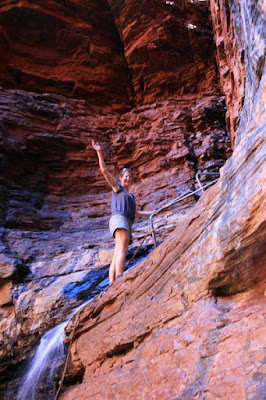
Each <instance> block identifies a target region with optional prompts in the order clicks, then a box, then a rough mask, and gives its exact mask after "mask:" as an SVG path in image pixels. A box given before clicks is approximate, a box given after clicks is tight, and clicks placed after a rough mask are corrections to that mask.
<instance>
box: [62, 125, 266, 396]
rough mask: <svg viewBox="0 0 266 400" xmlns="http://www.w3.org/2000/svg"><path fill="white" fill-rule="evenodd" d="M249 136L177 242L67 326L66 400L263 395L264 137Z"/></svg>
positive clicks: (156, 253)
mask: <svg viewBox="0 0 266 400" xmlns="http://www.w3.org/2000/svg"><path fill="white" fill-rule="evenodd" d="M248 139H249V146H246V145H245V141H244V140H243V141H242V142H241V143H240V144H239V146H238V147H237V151H235V152H234V154H233V156H232V157H231V159H230V160H229V161H228V162H227V164H226V165H225V167H223V174H222V177H221V179H220V180H219V182H218V183H217V184H216V185H215V186H214V187H212V188H211V189H210V190H209V191H208V192H207V193H206V194H205V195H204V196H203V197H202V198H201V200H200V201H199V202H198V203H197V205H196V206H195V207H194V209H193V211H192V213H191V214H190V215H187V216H186V217H185V219H184V220H183V223H182V222H180V223H179V226H178V228H177V229H176V230H175V231H174V232H172V234H171V235H170V237H169V238H168V239H167V240H165V242H164V243H163V244H162V245H161V246H160V247H158V248H157V249H156V250H155V251H154V252H153V253H152V254H150V255H149V257H148V258H147V260H145V261H144V262H142V263H141V264H140V265H139V266H137V267H136V268H135V269H134V270H132V271H130V272H128V273H127V274H126V275H125V276H124V277H123V278H121V280H120V281H118V282H117V283H115V284H114V285H113V286H112V287H111V288H110V289H109V290H108V291H107V292H106V293H104V295H103V296H102V297H98V298H95V300H94V301H93V302H92V303H90V305H88V306H87V307H86V308H84V309H83V310H82V311H81V312H80V313H79V315H78V316H77V317H76V319H75V320H74V321H72V323H71V324H70V325H69V326H68V333H69V335H70V338H72V339H73V343H72V345H71V356H72V361H71V363H70V364H69V371H68V374H69V376H68V382H70V383H72V385H73V386H72V387H71V388H69V389H68V390H66V392H65V394H63V395H62V396H61V397H60V398H61V399H64V400H71V399H84V397H85V396H86V397H87V398H88V399H98V398H99V399H101V398H106V399H112V398H117V399H135V398H141V399H143V400H144V399H145V400H146V399H154V398H163V399H173V398H175V399H186V400H190V399H195V398H201V397H203V396H204V398H205V399H208V400H212V399H221V400H229V399H236V400H242V399H243V400H244V399H247V398H252V399H256V400H259V399H261V398H263V396H264V394H263V393H264V390H265V381H264V378H265V371H264V361H263V360H264V358H265V348H266V346H265V345H266V341H265V337H266V335H265V334H266V327H265V323H264V320H265V316H266V315H265V289H266V286H265V285H266V281H265V280H266V257H265V256H266V253H265V237H266V232H265V220H266V218H265V217H266V215H265V196H264V193H263V192H262V191H261V190H260V187H261V185H262V182H263V179H264V174H263V163H264V154H263V149H262V144H263V142H264V138H263V137H261V136H259V135H257V132H256V131H254V132H252V133H249V135H248ZM243 176H245V177H246V179H243ZM255 183H256V184H255ZM242 193H244V194H245V195H244V196H243V195H242V196H241V194H242ZM228 204H230V206H228ZM70 338H69V339H70ZM82 373H83V379H82V382H81V383H79V384H76V385H74V383H77V381H76V377H79V379H80V377H81V375H82ZM71 380H72V381H71ZM66 381H67V380H66ZM79 382H80V381H79ZM85 393H86V395H85Z"/></svg>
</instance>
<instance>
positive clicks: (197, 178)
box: [196, 172, 204, 193]
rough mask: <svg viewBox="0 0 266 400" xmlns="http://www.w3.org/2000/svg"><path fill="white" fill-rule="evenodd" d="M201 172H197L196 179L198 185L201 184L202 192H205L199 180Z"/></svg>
mask: <svg viewBox="0 0 266 400" xmlns="http://www.w3.org/2000/svg"><path fill="white" fill-rule="evenodd" d="M199 174H200V172H197V173H196V181H197V182H198V185H199V187H200V189H201V191H202V193H204V189H203V188H202V184H201V181H200V180H199Z"/></svg>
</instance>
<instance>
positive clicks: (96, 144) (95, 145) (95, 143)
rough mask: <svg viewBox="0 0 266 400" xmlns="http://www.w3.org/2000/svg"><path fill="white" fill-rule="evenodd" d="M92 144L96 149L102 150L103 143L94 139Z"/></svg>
mask: <svg viewBox="0 0 266 400" xmlns="http://www.w3.org/2000/svg"><path fill="white" fill-rule="evenodd" d="M91 145H92V147H93V148H94V150H95V151H101V150H102V148H101V145H100V144H99V143H98V142H95V141H94V140H93V139H92V141H91Z"/></svg>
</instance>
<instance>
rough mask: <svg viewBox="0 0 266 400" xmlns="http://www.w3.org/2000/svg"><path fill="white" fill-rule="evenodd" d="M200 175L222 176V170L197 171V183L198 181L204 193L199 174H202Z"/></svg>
mask: <svg viewBox="0 0 266 400" xmlns="http://www.w3.org/2000/svg"><path fill="white" fill-rule="evenodd" d="M200 175H218V176H220V172H197V173H196V181H197V183H198V185H199V187H200V189H201V191H202V193H204V190H203V188H202V184H201V181H200V180H199V176H200Z"/></svg>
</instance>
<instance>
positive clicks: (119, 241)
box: [115, 228, 129, 250]
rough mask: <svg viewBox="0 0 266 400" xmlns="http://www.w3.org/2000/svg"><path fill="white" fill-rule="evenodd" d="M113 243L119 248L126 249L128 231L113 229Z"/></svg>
mask: <svg viewBox="0 0 266 400" xmlns="http://www.w3.org/2000/svg"><path fill="white" fill-rule="evenodd" d="M115 245H116V247H117V248H119V249H120V250H121V248H123V249H125V250H127V249H128V245H129V232H128V231H127V230H126V229H121V228H119V229H117V230H116V231H115Z"/></svg>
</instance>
